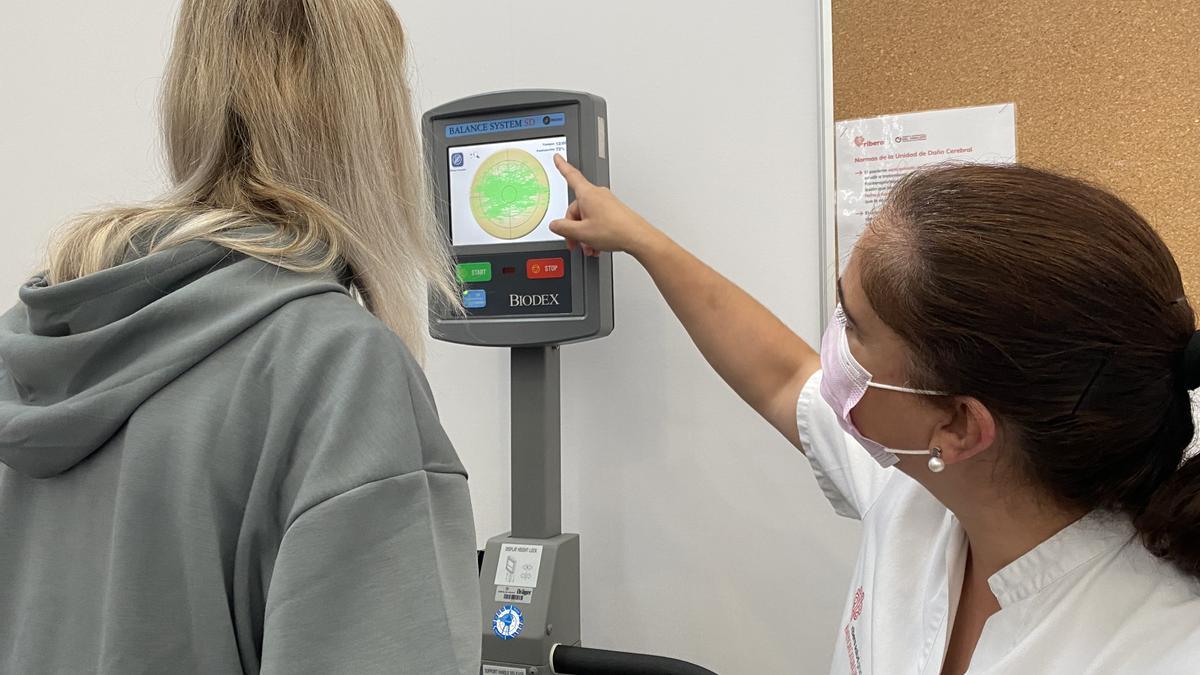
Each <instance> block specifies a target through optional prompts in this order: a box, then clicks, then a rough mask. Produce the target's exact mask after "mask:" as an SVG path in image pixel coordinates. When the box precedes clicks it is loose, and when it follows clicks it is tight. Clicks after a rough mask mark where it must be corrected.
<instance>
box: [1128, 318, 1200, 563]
mask: <svg viewBox="0 0 1200 675" xmlns="http://www.w3.org/2000/svg"><path fill="white" fill-rule="evenodd" d="M1181 361H1182V363H1181V364H1180V368H1179V371H1178V374H1177V378H1178V380H1179V382H1180V384H1181V385H1182V386H1180V387H1179V388H1178V391H1179V394H1178V395H1177V396H1176V400H1175V402H1174V403H1173V407H1174V408H1175V409H1173V410H1171V411H1169V413H1168V419H1167V422H1166V424H1164V431H1163V438H1162V439H1161V441H1160V444H1159V448H1160V451H1162V450H1165V449H1169V448H1179V452H1178V455H1179V456H1178V457H1176V458H1175V459H1176V463H1175V464H1174V467H1175V468H1174V470H1173V471H1170V472H1169V473H1167V475H1166V476H1165V480H1163V481H1162V482H1161V484H1159V485H1158V486H1157V488H1156V489H1154V490H1153V492H1152V493H1151V494H1149V495H1148V499H1147V501H1146V502H1145V504H1144V506H1142V507H1141V508H1132V509H1130V510H1131V511H1132V514H1131V515H1132V516H1133V524H1134V527H1135V528H1136V529H1137V531H1138V534H1139V536H1140V537H1141V539H1142V543H1143V544H1145V546H1146V548H1147V549H1149V550H1150V552H1151V553H1153V554H1154V555H1156V556H1158V557H1159V558H1162V559H1163V560H1167V561H1169V562H1171V563H1173V564H1174V565H1175V566H1176V567H1178V568H1179V569H1180V570H1182V571H1183V572H1185V573H1186V574H1189V575H1191V576H1193V577H1200V455H1197V454H1192V455H1191V456H1186V455H1187V450H1188V448H1189V447H1190V445H1191V442H1192V439H1193V437H1194V435H1195V422H1194V420H1193V417H1192V402H1191V395H1190V393H1189V392H1190V391H1192V390H1194V389H1197V388H1200V331H1197V332H1196V333H1194V334H1193V335H1192V337H1191V339H1190V340H1189V341H1188V345H1187V347H1186V348H1185V349H1184V352H1183V357H1182V359H1181ZM1164 454H1167V455H1168V456H1169V455H1172V454H1174V453H1171V452H1165V453H1164ZM1131 506H1133V505H1132V504H1131Z"/></svg>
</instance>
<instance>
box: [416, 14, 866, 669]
mask: <svg viewBox="0 0 1200 675" xmlns="http://www.w3.org/2000/svg"><path fill="white" fill-rule="evenodd" d="M395 4H396V6H397V8H398V9H399V11H400V14H401V16H402V17H403V18H404V20H405V21H406V23H407V25H408V27H409V29H410V32H411V36H412V41H413V46H414V50H415V54H416V63H417V66H418V68H419V70H420V81H419V86H418V91H419V94H420V98H421V103H422V104H423V105H424V106H425V107H432V106H434V105H437V104H440V103H443V102H445V101H447V100H450V99H453V98H458V97H461V96H466V95H470V94H474V93H479V92H483V91H489V90H494V89H505V88H523V87H561V88H570V89H584V90H587V91H592V92H595V93H597V94H600V95H602V96H604V97H605V98H606V99H607V100H608V109H609V125H610V134H609V136H610V139H611V162H612V163H611V169H612V183H613V188H614V190H615V191H616V192H617V194H618V195H620V196H621V197H623V198H624V199H625V200H626V201H628V202H629V203H630V204H632V205H633V206H634V207H635V208H637V209H639V210H641V211H642V212H643V213H644V214H645V215H646V216H647V217H648V218H649V219H650V220H651V221H652V222H654V223H656V224H658V225H659V226H660V227H662V228H664V229H665V230H667V232H668V233H670V234H671V235H672V236H673V237H675V238H676V239H677V240H678V241H680V242H681V243H683V244H684V245H686V246H688V247H689V248H691V249H692V250H693V251H694V252H695V253H696V254H697V255H699V256H700V257H701V258H703V259H705V260H706V261H708V262H709V263H710V264H712V265H713V266H714V267H716V268H717V269H718V270H721V271H722V272H724V273H725V274H726V275H727V276H729V277H730V278H732V279H733V280H734V281H736V282H737V283H739V284H741V285H742V286H743V287H744V288H746V289H747V290H749V291H750V292H751V293H752V294H754V295H755V296H756V297H758V298H759V299H760V300H762V301H763V302H764V303H765V304H766V305H767V306H768V307H770V308H771V309H773V310H774V311H776V312H777V313H778V314H779V315H780V316H781V317H782V318H783V320H784V321H786V322H787V323H788V324H789V325H790V326H792V327H793V328H795V329H796V330H797V331H799V333H800V334H801V335H802V336H804V337H805V338H808V339H809V340H814V341H815V340H816V339H817V338H818V331H819V327H818V325H819V321H820V313H819V309H818V307H819V302H820V268H819V227H818V224H817V222H816V220H817V218H816V214H817V213H818V206H817V197H818V191H817V179H818V175H817V174H818V162H817V151H818V138H819V133H818V114H819V101H818V98H819V91H820V90H819V87H818V82H817V75H818V68H817V47H816V43H817V35H818V33H817V31H818V29H817V25H818V23H817V9H816V6H815V4H816V3H814V2H797V1H796V0H754V1H751V2H741V3H732V2H720V3H694V2H685V1H683V0H676V1H674V2H651V1H646V0H640V1H632V0H614V1H610V2H604V3H577V2H566V3H562V2H560V3H553V4H549V5H542V4H539V3H521V2H514V1H507V2H459V3H442V2H437V3H434V2H428V1H426V0H396V2H395ZM541 7H545V8H546V11H545V14H544V18H535V16H536V13H537V12H538V8H541ZM700 7H703V10H700V9H699V8H700ZM615 265H616V281H615V283H616V304H617V306H616V309H617V328H616V331H615V332H614V333H613V335H612V336H610V337H609V338H607V339H605V340H600V341H597V342H593V343H586V344H582V345H575V346H570V347H566V348H564V351H563V363H562V371H563V425H564V438H563V471H564V478H563V489H564V493H565V496H564V500H565V507H564V508H565V510H564V521H565V522H564V525H565V527H566V528H567V529H568V530H569V531H575V532H580V533H581V535H582V537H583V540H582V541H583V547H584V553H583V558H584V560H583V606H584V639H585V641H586V643H587V644H590V645H592V646H599V647H607V648H620V649H631V650H649V651H657V652H661V653H668V654H673V655H678V656H682V657H686V658H690V659H694V660H696V661H698V662H701V663H704V664H706V665H709V666H710V667H713V668H715V669H716V670H717V671H718V672H721V673H785V672H810V671H813V672H820V671H822V670H824V669H826V668H827V667H828V662H829V658H830V657H831V655H832V649H833V646H834V640H835V637H836V631H837V625H836V624H837V620H838V617H839V616H840V611H841V608H842V603H843V600H844V594H845V591H846V584H847V583H848V579H849V567H850V565H851V563H852V559H853V556H854V553H855V551H856V540H857V534H858V531H857V528H856V527H854V526H853V524H852V523H850V522H849V521H845V520H843V519H839V518H837V517H835V516H833V515H832V511H831V510H830V508H829V506H828V504H827V502H825V500H824V498H823V497H822V496H821V494H820V491H819V490H818V489H817V487H816V484H815V481H814V480H813V479H812V476H811V471H810V469H809V468H808V465H807V462H806V461H805V460H804V458H803V457H802V456H801V455H800V454H799V453H798V452H796V451H795V450H794V449H792V447H791V446H790V445H789V444H788V443H787V441H785V440H784V439H783V438H782V437H779V436H778V434H776V432H775V431H774V430H773V429H771V428H770V427H768V426H767V425H766V424H765V423H763V422H761V421H760V420H759V419H758V418H757V417H756V415H755V414H754V413H753V412H752V411H750V410H749V409H748V408H747V407H746V406H745V405H744V404H742V403H741V401H740V400H738V399H737V397H736V396H735V395H734V394H733V393H731V392H730V391H729V390H728V389H727V388H726V387H725V385H724V384H723V383H722V382H721V381H720V379H719V378H718V377H717V376H716V375H715V374H714V373H713V372H712V371H711V370H710V369H709V368H708V366H707V365H706V364H705V363H704V360H703V359H702V358H701V357H700V355H699V354H698V352H696V350H695V349H694V347H693V346H692V345H691V343H690V341H689V340H688V338H687V335H686V334H685V333H684V331H683V330H682V328H681V327H680V326H679V324H678V323H677V322H676V321H675V319H674V317H673V316H672V315H671V314H670V311H669V310H668V308H667V306H666V304H665V303H664V302H663V301H662V299H661V298H660V297H659V295H658V294H657V292H656V291H655V289H654V287H653V285H652V284H651V282H650V280H649V278H648V277H647V275H646V274H645V273H644V272H643V271H642V270H641V269H640V267H638V266H637V264H636V263H635V262H634V261H632V260H631V259H629V258H627V257H624V256H621V257H618V258H617V259H616V263H615ZM507 372H508V365H507V352H505V351H503V350H487V349H479V348H465V347H458V346H452V345H438V346H437V347H435V348H434V350H433V352H432V355H431V363H430V366H429V374H430V378H431V380H432V382H433V386H434V390H435V393H436V394H437V396H438V401H439V405H440V406H441V410H442V414H443V419H444V421H445V424H446V427H447V429H448V430H449V432H450V435H451V437H452V438H453V439H454V440H455V442H456V444H457V445H458V447H459V451H460V452H461V454H462V456H463V458H464V460H465V461H466V463H467V466H468V468H470V469H471V470H472V472H473V473H472V495H473V497H474V499H475V513H476V522H477V524H478V528H479V534H480V539H481V541H483V540H485V539H486V538H487V537H489V536H491V535H494V534H497V533H499V532H502V531H504V530H505V529H507V527H508V499H509V489H508V485H509V484H508V480H507V476H508V433H509V429H508V420H507V414H508V389H507Z"/></svg>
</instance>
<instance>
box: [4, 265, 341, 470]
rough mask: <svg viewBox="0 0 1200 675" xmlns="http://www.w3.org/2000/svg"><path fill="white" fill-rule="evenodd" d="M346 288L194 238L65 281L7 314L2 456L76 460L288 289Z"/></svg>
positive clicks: (56, 466)
mask: <svg viewBox="0 0 1200 675" xmlns="http://www.w3.org/2000/svg"><path fill="white" fill-rule="evenodd" d="M329 292H341V293H345V292H346V289H345V288H344V287H343V286H341V285H340V284H339V283H338V282H337V281H336V279H335V278H334V276H333V275H332V274H330V275H329V276H322V275H315V274H300V273H295V272H290V271H288V270H285V269H283V268H280V267H276V266H274V265H271V264H269V263H265V262H263V261H260V260H258V259H255V258H250V257H247V256H244V255H242V254H239V253H235V252H232V251H230V250H228V249H225V248H223V247H221V246H218V245H216V244H213V243H210V242H206V241H197V242H191V243H188V244H184V245H182V246H179V247H177V248H173V249H170V250H167V251H162V252H159V253H155V254H153V255H150V256H147V257H145V258H141V259H138V260H134V261H132V262H127V263H125V264H123V265H119V266H117V267H113V268H110V269H106V270H103V271H101V272H97V273H96V274H91V275H88V276H86V277H82V278H80V279H75V280H72V281H68V282H65V283H62V284H55V285H53V286H51V285H48V283H47V281H46V278H45V276H44V275H39V276H36V277H34V278H33V279H31V280H29V281H28V282H26V283H25V284H24V285H23V286H22V287H21V289H20V302H18V303H17V305H16V306H15V307H13V308H12V309H11V310H9V311H8V312H6V313H5V314H4V315H3V316H0V462H3V463H4V464H6V465H8V466H9V467H10V468H12V469H14V470H16V471H18V472H21V473H23V474H26V475H29V476H32V477H35V478H48V477H51V476H55V475H58V474H60V473H63V472H64V471H67V470H69V469H71V467H73V466H75V465H76V464H78V463H80V462H82V461H83V460H85V459H86V458H87V457H88V456H90V455H91V454H92V453H94V452H96V451H97V450H98V449H100V448H101V447H102V446H104V444H105V443H106V442H108V440H109V439H111V438H112V437H113V435H114V434H116V433H117V432H118V431H119V430H120V429H121V427H122V426H123V425H124V424H125V422H126V421H128V420H129V418H130V416H131V415H132V414H133V413H134V411H136V410H137V409H138V407H139V406H140V405H141V404H142V403H143V402H144V401H146V399H148V398H150V397H151V396H153V395H154V394H155V393H157V392H158V391H159V390H161V389H162V388H163V387H165V386H167V385H168V384H170V383H171V382H172V381H174V380H175V379H176V378H177V377H179V376H180V375H182V374H183V373H184V372H186V371H187V370H188V369H190V368H192V367H193V366H195V365H196V364H198V363H199V362H201V361H203V360H204V359H205V358H207V357H208V356H209V355H210V354H212V353H213V352H215V351H217V350H218V349H220V348H221V347H222V346H223V345H225V344H226V343H228V342H229V341H231V340H233V339H234V338H236V337H237V336H238V335H239V334H241V333H242V332H243V331H245V330H246V329H247V328H250V327H251V326H253V325H254V324H256V323H258V322H259V321H261V320H262V319H263V318H264V317H266V316H268V315H270V314H271V313H272V312H274V311H275V310H276V309H278V308H280V307H281V306H283V305H284V304H286V303H288V302H291V301H292V300H295V299H298V298H302V297H305V296H309V295H316V294H320V293H329Z"/></svg>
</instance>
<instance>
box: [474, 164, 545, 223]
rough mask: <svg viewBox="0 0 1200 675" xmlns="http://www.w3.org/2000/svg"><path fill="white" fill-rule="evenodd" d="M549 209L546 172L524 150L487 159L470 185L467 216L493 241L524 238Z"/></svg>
mask: <svg viewBox="0 0 1200 675" xmlns="http://www.w3.org/2000/svg"><path fill="white" fill-rule="evenodd" d="M549 208H550V179H549V177H547V176H546V169H545V168H543V167H542V163H541V162H539V161H538V160H537V158H536V157H534V156H533V155H531V154H529V153H528V152H525V151H524V150H516V149H508V150H501V151H499V152H497V153H496V154H494V155H492V156H491V157H488V158H487V159H486V160H484V162H483V164H481V165H480V166H479V169H478V170H477V171H476V172H475V178H474V179H473V180H472V181H471V213H472V215H474V216H475V222H477V223H479V227H481V228H483V230H484V231H485V232H487V233H488V234H490V235H492V236H493V237H497V238H499V239H520V238H521V237H524V236H525V235H527V234H529V233H530V232H533V231H534V230H535V229H537V226H538V224H540V223H541V222H542V218H544V217H545V216H546V211H547V209H549Z"/></svg>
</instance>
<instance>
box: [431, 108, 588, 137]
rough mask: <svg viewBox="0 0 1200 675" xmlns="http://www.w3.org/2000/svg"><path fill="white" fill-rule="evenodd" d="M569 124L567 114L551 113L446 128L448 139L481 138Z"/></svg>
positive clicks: (467, 123)
mask: <svg viewBox="0 0 1200 675" xmlns="http://www.w3.org/2000/svg"><path fill="white" fill-rule="evenodd" d="M566 123H567V115H566V113H550V114H548V115H528V116H525V117H508V118H505V119H502V120H482V121H479V122H464V123H462V124H451V125H448V126H447V127H446V138H461V137H463V136H479V135H481V134H494V133H499V132H501V131H517V130H524V129H545V128H549V127H561V126H563V125H565V124H566Z"/></svg>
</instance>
